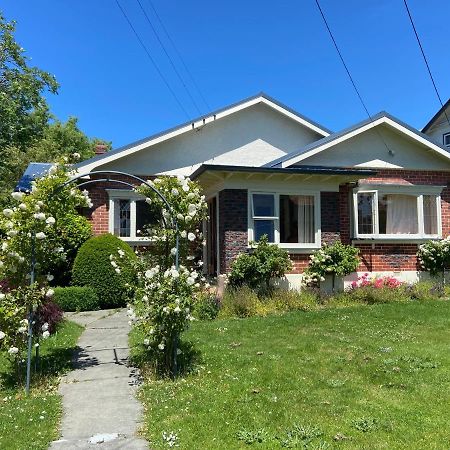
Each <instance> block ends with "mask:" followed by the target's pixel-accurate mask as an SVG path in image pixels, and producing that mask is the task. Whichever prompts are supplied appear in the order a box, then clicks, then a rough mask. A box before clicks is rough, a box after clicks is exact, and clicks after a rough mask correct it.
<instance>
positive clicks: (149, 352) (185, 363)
mask: <svg viewBox="0 0 450 450" xmlns="http://www.w3.org/2000/svg"><path fill="white" fill-rule="evenodd" d="M178 348H179V351H180V352H181V353H180V352H179V354H178V357H177V366H178V376H183V375H187V374H189V373H191V372H193V371H195V369H196V368H197V367H198V366H199V365H201V364H202V362H203V357H202V354H201V352H200V350H198V349H197V348H196V347H195V345H194V343H192V342H190V341H180V342H179V347H178ZM130 364H131V365H132V366H135V367H138V368H139V369H140V370H141V372H142V374H143V375H145V376H148V377H150V378H157V379H161V378H169V377H170V373H168V372H167V370H165V365H164V361H163V360H162V358H161V352H157V351H155V350H154V349H151V348H146V347H145V346H144V345H141V344H139V345H138V346H136V347H134V349H133V351H132V353H131V355H130Z"/></svg>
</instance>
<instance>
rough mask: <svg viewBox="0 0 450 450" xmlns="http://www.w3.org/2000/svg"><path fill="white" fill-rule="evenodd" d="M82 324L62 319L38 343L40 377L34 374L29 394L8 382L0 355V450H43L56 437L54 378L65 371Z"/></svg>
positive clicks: (58, 405) (57, 398) (57, 415)
mask: <svg viewBox="0 0 450 450" xmlns="http://www.w3.org/2000/svg"><path fill="white" fill-rule="evenodd" d="M81 332H82V327H80V326H78V325H76V324H75V323H73V322H66V321H65V322H63V323H62V324H61V325H60V326H59V328H58V331H57V332H56V333H55V334H54V335H52V336H51V337H50V338H48V339H47V340H45V341H43V342H42V344H41V360H40V363H41V367H42V372H43V374H42V376H40V377H34V380H33V386H32V391H31V395H30V397H28V398H27V397H25V394H24V389H23V388H19V389H18V388H15V387H13V386H11V385H10V378H9V373H10V372H9V364H8V362H7V361H6V360H5V359H1V358H0V375H1V383H2V384H1V386H0V449H5V450H15V449H17V450H31V449H33V450H35V449H36V450H37V449H47V448H48V445H49V443H50V442H51V441H52V440H54V439H56V438H58V425H59V421H60V417H61V399H60V396H59V395H58V393H57V387H58V382H59V380H58V377H59V376H60V375H62V374H63V373H64V372H66V371H67V370H69V368H70V366H71V357H72V352H73V350H74V348H75V346H76V342H77V340H78V337H79V336H80V334H81Z"/></svg>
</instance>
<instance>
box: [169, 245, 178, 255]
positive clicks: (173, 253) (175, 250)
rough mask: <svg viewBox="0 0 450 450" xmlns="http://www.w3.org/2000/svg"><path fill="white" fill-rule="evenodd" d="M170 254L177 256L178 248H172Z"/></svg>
mask: <svg viewBox="0 0 450 450" xmlns="http://www.w3.org/2000/svg"><path fill="white" fill-rule="evenodd" d="M170 254H171V255H173V256H175V255H176V254H177V248H176V247H173V248H171V249H170Z"/></svg>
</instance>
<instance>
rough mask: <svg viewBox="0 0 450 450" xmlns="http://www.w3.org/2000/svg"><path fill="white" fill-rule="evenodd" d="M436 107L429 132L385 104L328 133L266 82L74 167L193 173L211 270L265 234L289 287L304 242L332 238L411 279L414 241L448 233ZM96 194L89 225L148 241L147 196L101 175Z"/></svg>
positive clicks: (445, 156)
mask: <svg viewBox="0 0 450 450" xmlns="http://www.w3.org/2000/svg"><path fill="white" fill-rule="evenodd" d="M446 106H447V107H448V103H447V105H446ZM449 114H450V113H449ZM442 115H445V114H443V111H440V112H439V113H438V114H437V115H436V116H435V118H433V120H432V121H431V122H430V123H429V124H428V125H427V126H426V127H425V129H424V132H420V131H418V130H417V129H414V128H413V127H411V126H409V125H407V124H405V123H403V122H402V121H400V120H398V119H397V118H395V117H393V116H391V115H390V114H388V113H386V112H381V113H379V114H377V115H375V116H373V117H372V118H371V119H370V120H369V119H368V120H364V121H362V122H360V123H357V124H355V125H352V126H351V127H349V128H347V129H345V130H342V131H340V132H337V133H334V132H332V131H330V130H328V129H327V128H325V127H324V126H322V125H320V124H318V123H316V122H314V121H312V120H311V119H309V118H307V117H305V116H304V115H302V114H300V113H298V112H296V111H294V110H293V109H291V108H289V107H287V106H286V105H283V104H282V103H280V102H278V101H277V100H275V99H273V98H271V97H269V96H267V95H265V94H263V93H261V94H259V95H256V96H254V97H251V98H248V99H245V100H243V101H241V102H238V103H236V104H233V105H230V106H228V107H226V108H223V109H221V110H218V111H215V112H213V113H211V114H209V115H207V116H204V117H200V118H199V119H196V120H194V121H192V122H189V123H185V124H182V125H180V126H178V127H175V128H172V129H170V130H167V131H164V132H162V133H158V134H156V135H153V136H149V137H148V138H145V139H142V140H140V141H137V142H134V143H131V144H129V145H126V146H124V147H121V148H118V149H115V150H112V151H109V152H107V153H103V154H99V155H97V156H95V157H94V158H92V159H90V160H87V161H83V162H82V163H80V164H78V165H77V170H78V172H79V173H80V174H81V173H88V172H92V171H98V170H112V171H121V172H126V173H131V174H134V175H139V176H141V177H145V178H148V177H151V176H155V175H158V174H182V175H186V176H189V177H191V179H194V180H197V181H199V182H200V184H201V185H202V186H203V188H204V191H205V194H206V198H207V201H208V205H209V213H210V218H211V219H210V221H209V223H208V224H206V225H205V228H206V236H207V246H206V249H205V254H204V258H205V264H204V267H205V271H206V272H207V273H208V274H210V275H221V274H225V273H227V272H228V271H229V269H230V266H231V263H232V261H233V260H234V258H235V257H236V256H237V255H238V254H239V253H241V252H246V251H247V250H248V248H249V243H250V242H251V241H253V240H257V239H258V238H259V237H260V236H262V235H263V234H267V235H268V236H269V239H270V241H272V242H274V243H276V244H277V245H279V246H280V247H283V248H285V249H287V250H288V252H289V254H290V255H291V259H292V260H293V267H294V268H293V271H292V273H290V274H289V275H288V276H287V279H288V281H289V283H290V284H291V285H292V286H298V285H299V283H300V281H301V274H302V271H303V270H304V269H305V268H306V267H307V265H308V260H309V255H310V254H311V252H313V251H314V250H315V249H317V248H319V247H320V246H321V245H322V244H324V243H331V242H333V241H335V240H338V239H340V240H341V241H342V242H344V243H347V244H352V245H354V246H356V247H358V248H359V249H360V259H361V262H360V266H359V269H358V272H359V273H364V272H373V273H376V274H391V275H392V274H394V275H395V276H397V277H398V278H400V279H403V280H411V281H412V280H416V279H418V277H420V276H421V273H420V267H419V266H418V262H417V258H416V252H417V248H418V245H419V244H420V243H423V242H425V241H427V240H429V239H440V238H442V237H446V236H447V235H449V234H450V206H449V203H450V190H449V187H448V184H449V181H450V153H449V152H448V149H447V148H446V147H445V145H444V144H446V143H447V141H446V137H445V136H446V134H445V133H447V132H450V129H446V128H445V126H444V127H443V126H442V123H443V121H442ZM439 133H440V134H441V136H439ZM442 133H444V137H443V138H442ZM113 187H114V186H113ZM91 198H92V200H93V203H94V206H93V208H92V210H91V212H90V216H91V218H92V222H93V227H94V232H95V233H96V234H100V233H106V232H111V233H114V234H116V235H118V236H120V237H121V238H122V239H124V240H125V241H127V242H129V243H130V244H131V245H139V244H142V243H143V242H142V241H141V238H139V236H138V233H137V230H139V229H140V228H141V227H142V225H143V224H144V223H145V221H146V220H147V217H146V209H145V203H144V202H143V201H142V198H140V197H139V196H138V195H136V194H135V193H134V192H132V191H130V190H127V189H123V188H120V186H118V188H117V189H116V188H111V186H109V185H104V184H98V185H95V186H94V187H93V188H92V189H91ZM355 276H356V274H353V275H352V276H350V277H349V280H350V279H352V278H353V279H354V277H355Z"/></svg>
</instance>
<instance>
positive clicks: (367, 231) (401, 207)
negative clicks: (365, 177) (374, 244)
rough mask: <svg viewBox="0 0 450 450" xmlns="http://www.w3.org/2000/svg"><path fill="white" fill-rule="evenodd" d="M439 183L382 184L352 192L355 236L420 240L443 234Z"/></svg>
mask: <svg viewBox="0 0 450 450" xmlns="http://www.w3.org/2000/svg"><path fill="white" fill-rule="evenodd" d="M441 190H442V187H440V186H397V187H393V186H389V187H388V186H382V187H381V186H380V187H379V188H377V189H368V188H361V187H360V188H357V189H356V190H355V191H354V193H353V201H354V224H355V227H354V228H355V237H357V238H380V239H383V238H384V239H395V238H402V239H403V238H405V239H421V238H424V239H426V238H439V237H440V236H441V218H440V210H441V207H440V205H441V204H440V195H439V194H440V191H441Z"/></svg>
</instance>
